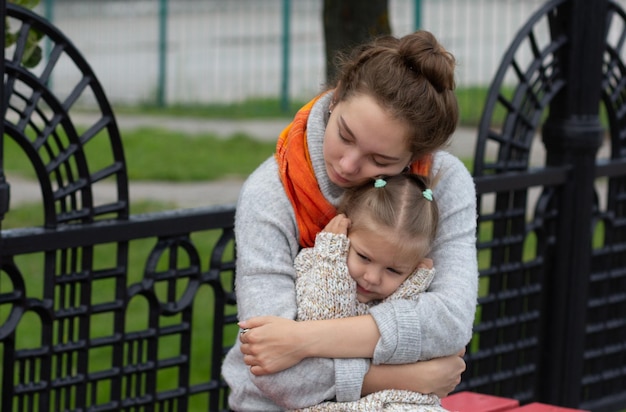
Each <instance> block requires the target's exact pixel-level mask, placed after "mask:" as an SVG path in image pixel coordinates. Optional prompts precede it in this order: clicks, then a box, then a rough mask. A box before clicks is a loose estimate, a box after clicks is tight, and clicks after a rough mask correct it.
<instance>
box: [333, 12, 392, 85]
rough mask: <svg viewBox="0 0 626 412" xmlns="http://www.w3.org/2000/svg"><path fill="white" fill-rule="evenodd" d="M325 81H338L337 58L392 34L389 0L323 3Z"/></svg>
mask: <svg viewBox="0 0 626 412" xmlns="http://www.w3.org/2000/svg"><path fill="white" fill-rule="evenodd" d="M323 13H324V16H323V18H324V39H325V42H326V81H327V82H332V81H333V80H334V79H335V75H336V71H337V66H336V64H335V57H336V56H337V53H338V52H345V51H346V50H349V49H350V48H351V47H354V46H356V45H359V44H362V43H365V42H367V41H369V40H370V39H372V38H373V37H375V36H380V35H383V34H391V25H390V23H389V4H388V0H367V1H364V0H324V11H323Z"/></svg>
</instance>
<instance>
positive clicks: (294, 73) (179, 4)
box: [35, 0, 545, 110]
mask: <svg viewBox="0 0 626 412" xmlns="http://www.w3.org/2000/svg"><path fill="white" fill-rule="evenodd" d="M544 1H545V0H389V21H390V24H391V31H392V33H393V34H394V35H396V36H402V35H405V34H407V33H410V32H412V31H414V30H415V29H417V28H422V29H426V30H429V31H431V32H433V33H434V34H435V35H436V36H437V37H438V39H439V40H440V42H441V43H442V44H443V45H444V46H445V47H446V48H447V49H448V50H449V51H451V52H452V53H453V54H454V55H455V57H456V58H457V62H458V68H457V87H458V90H459V101H460V104H461V105H462V106H466V107H467V106H476V110H480V109H481V108H482V104H481V103H482V102H476V101H475V100H476V99H475V98H474V97H473V96H475V94H474V93H471V92H470V91H472V90H476V89H478V90H482V91H483V92H484V91H486V89H487V87H488V85H489V83H490V81H491V79H492V78H493V76H494V73H495V71H496V69H497V67H498V64H499V62H500V59H501V56H502V55H503V53H504V52H505V50H506V48H507V47H508V45H509V43H510V42H511V40H512V38H513V37H514V36H515V33H516V32H517V30H518V29H519V28H520V27H521V26H522V25H523V24H524V23H525V22H526V21H527V20H528V18H529V16H530V15H531V14H532V13H533V12H534V11H535V10H536V9H537V8H538V7H539V6H540V5H541V4H542V3H543V2H544ZM322 8H323V0H291V1H290V0H97V1H96V0H89V1H85V0H41V2H40V4H39V5H38V6H37V8H36V9H35V11H37V12H38V13H40V14H42V15H44V16H46V17H47V18H48V19H49V20H51V21H52V22H53V23H54V24H55V25H57V26H58V27H59V28H60V29H61V30H62V31H63V32H64V33H65V34H66V35H67V36H68V37H69V38H70V39H71V40H72V41H73V42H74V43H75V45H76V46H77V47H78V49H79V50H81V51H82V52H83V54H84V55H85V58H86V59H87V61H88V62H89V63H90V64H91V66H92V68H93V69H94V71H95V72H96V75H97V76H98V78H99V80H100V81H101V83H102V84H103V87H104V89H105V90H106V92H107V96H108V98H109V99H110V101H111V103H112V104H113V105H114V106H120V105H124V106H133V105H155V106H163V107H166V106H172V105H203V104H216V103H217V104H231V103H238V102H242V101H246V100H250V99H264V98H271V99H279V101H281V102H282V104H283V106H285V107H286V106H287V105H288V104H289V103H290V102H294V101H306V100H308V99H309V98H310V97H311V96H313V95H314V94H316V93H317V92H318V91H320V89H321V88H323V86H324V83H325V54H324V30H323V18H322ZM68 66H69V65H68ZM59 69H60V68H57V73H56V74H55V75H54V77H53V87H54V86H55V85H58V87H59V89H60V90H62V89H64V88H66V87H67V84H75V79H73V75H74V73H72V72H71V70H70V69H69V67H68V70H67V71H63V70H59ZM81 103H82V104H85V105H87V106H88V105H89V103H90V102H88V101H84V102H81Z"/></svg>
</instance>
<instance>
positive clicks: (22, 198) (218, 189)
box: [7, 115, 543, 208]
mask: <svg viewBox="0 0 626 412" xmlns="http://www.w3.org/2000/svg"><path fill="white" fill-rule="evenodd" d="M116 118H117V121H118V125H119V127H120V129H122V130H129V129H132V128H137V127H148V126H150V127H155V126H156V127H164V128H172V129H175V130H181V131H184V132H187V133H207V132H212V133H215V134H217V135H218V136H223V137H228V136H231V135H233V134H234V133H236V132H244V133H246V134H248V135H250V136H253V137H256V138H258V139H264V140H270V141H273V140H275V139H276V136H278V134H279V133H280V132H281V131H282V129H283V128H284V127H285V125H286V122H285V121H284V120H279V121H274V120H254V121H240V120H238V121H224V120H204V119H181V118H166V117H150V116H129V115H117V116H116ZM74 121H75V122H76V123H78V124H80V123H81V122H84V124H91V123H93V120H92V119H90V118H89V117H88V116H87V115H85V117H84V118H77V117H76V116H75V117H74ZM475 141H476V130H474V129H469V128H460V129H459V130H457V132H456V133H455V135H454V136H453V138H452V142H451V145H450V147H449V149H448V150H449V151H450V152H452V153H453V154H455V155H457V156H459V157H463V158H471V157H473V155H474V145H475ZM533 146H534V148H533V149H534V150H536V151H537V153H534V154H533V158H536V159H541V158H542V156H543V153H542V151H543V150H542V149H543V145H542V144H540V143H538V144H534V145H533ZM7 179H8V181H9V183H10V184H11V207H15V206H17V205H19V204H20V203H24V202H38V201H40V199H41V195H40V190H39V185H38V184H37V183H36V182H32V181H28V180H24V179H18V178H15V177H12V176H7ZM241 184H242V181H241V180H238V179H232V178H231V179H225V180H219V181H212V182H197V183H169V182H134V181H131V182H130V189H129V190H130V199H131V204H132V203H133V202H136V201H138V200H157V201H161V202H168V203H171V204H172V205H173V207H177V208H187V207H199V206H206V205H214V204H230V203H234V202H235V201H236V199H237V196H238V194H239V190H240V188H241ZM107 192H109V190H108V189H105V190H104V191H101V192H99V193H98V195H99V196H102V197H106V196H110V198H111V199H113V198H114V193H115V192H114V187H113V186H111V188H110V192H109V193H107Z"/></svg>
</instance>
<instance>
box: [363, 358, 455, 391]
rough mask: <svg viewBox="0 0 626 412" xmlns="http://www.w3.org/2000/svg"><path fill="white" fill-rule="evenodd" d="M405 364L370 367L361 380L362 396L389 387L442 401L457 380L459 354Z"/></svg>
mask: <svg viewBox="0 0 626 412" xmlns="http://www.w3.org/2000/svg"><path fill="white" fill-rule="evenodd" d="M464 353H465V352H464V351H463V352H459V353H458V354H457V355H452V356H446V357H443V358H437V359H433V360H431V361H426V362H417V363H411V364H405V365H372V366H371V367H370V369H369V371H368V372H367V374H366V375H365V380H364V381H363V390H362V394H363V396H365V395H369V394H370V393H374V392H378V391H381V390H384V389H387V388H389V386H390V385H392V386H393V387H394V388H396V389H404V390H408V391H413V392H420V393H434V394H435V395H437V396H439V397H440V398H443V397H444V396H447V395H448V394H449V393H450V392H452V390H453V389H454V388H455V387H456V386H457V385H458V384H459V382H460V381H461V373H463V371H465V361H464V360H463V354H464Z"/></svg>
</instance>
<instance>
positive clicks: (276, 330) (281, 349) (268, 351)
mask: <svg viewBox="0 0 626 412" xmlns="http://www.w3.org/2000/svg"><path fill="white" fill-rule="evenodd" d="M300 325H301V323H299V322H296V321H295V320H291V319H285V318H280V317H276V316H260V317H256V318H251V319H248V320H246V321H242V322H239V327H241V328H242V329H243V331H242V332H241V333H240V335H239V340H240V341H241V348H240V350H241V353H243V355H244V356H243V360H244V362H245V363H246V365H248V366H250V372H252V374H253V375H268V374H271V373H276V372H280V371H282V370H285V369H287V368H290V367H292V366H293V365H295V364H297V363H298V362H300V361H301V360H302V359H304V358H305V357H307V355H306V352H305V348H306V345H305V343H304V342H303V339H300V338H299V336H298V331H299V329H300V328H299V326H300Z"/></svg>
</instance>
